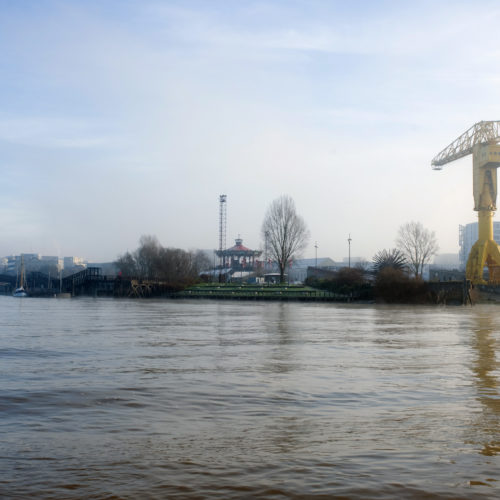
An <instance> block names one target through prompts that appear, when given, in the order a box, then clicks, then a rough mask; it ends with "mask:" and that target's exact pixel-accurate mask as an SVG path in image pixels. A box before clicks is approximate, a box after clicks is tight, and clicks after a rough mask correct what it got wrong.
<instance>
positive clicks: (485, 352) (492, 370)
mask: <svg viewBox="0 0 500 500" xmlns="http://www.w3.org/2000/svg"><path fill="white" fill-rule="evenodd" d="M497 317H498V314H497V313H496V311H495V309H492V308H489V309H484V308H483V309H480V310H478V311H477V312H476V314H475V315H474V320H475V322H476V326H475V328H474V336H473V337H472V343H473V347H474V349H475V351H476V353H477V357H476V359H475V362H474V363H473V367H472V371H473V373H474V374H475V376H476V378H475V382H476V385H477V388H478V399H479V401H480V402H481V404H482V411H481V412H480V414H479V416H478V418H477V423H476V425H477V427H478V429H479V431H480V442H481V444H482V450H481V453H482V454H484V455H487V456H492V455H496V454H498V453H499V452H500V395H499V393H498V375H499V373H498V361H497V354H496V351H497V349H498V347H499V343H498V332H499V330H498V322H497V321H496V318H497Z"/></svg>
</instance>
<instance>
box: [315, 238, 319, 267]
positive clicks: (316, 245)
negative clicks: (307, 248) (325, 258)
mask: <svg viewBox="0 0 500 500" xmlns="http://www.w3.org/2000/svg"><path fill="white" fill-rule="evenodd" d="M314 248H315V249H316V263H315V264H314V267H316V268H317V267H318V242H317V241H315V242H314Z"/></svg>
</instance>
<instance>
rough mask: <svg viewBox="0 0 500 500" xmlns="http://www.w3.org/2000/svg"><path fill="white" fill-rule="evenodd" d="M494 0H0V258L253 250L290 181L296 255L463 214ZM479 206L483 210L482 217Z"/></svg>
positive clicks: (494, 33)
mask: <svg viewBox="0 0 500 500" xmlns="http://www.w3.org/2000/svg"><path fill="white" fill-rule="evenodd" d="M499 25H500V3H498V2H496V1H488V0H476V1H474V2H471V1H447V0H442V1H439V2H436V1H419V0H414V1H402V0H394V1H355V0H354V1H350V2H346V1H345V0H342V1H336V0H330V1H328V0H324V1H320V0H288V1H281V0H269V1H253V0H241V1H238V0H235V1H232V2H227V1H218V0H212V1H203V0H199V1H190V0H185V1H168V0H165V1H154V0H135V1H134V0H120V1H118V0H107V1H105V2H103V1H101V0H81V1H79V0H74V1H72V0H60V1H50V0H31V1H30V0H17V1H12V0H0V72H1V73H0V74H1V78H0V183H1V184H0V185H2V190H1V193H2V194H1V196H0V231H1V233H0V234H1V238H0V256H2V255H11V254H19V253H21V252H24V253H29V252H34V253H41V254H42V255H58V256H60V257H63V256H68V255H77V256H82V257H84V258H86V259H88V260H89V261H93V262H102V261H110V260H114V259H116V258H117V257H118V256H119V255H121V254H123V253H124V252H126V251H132V250H134V249H135V248H137V246H138V242H139V238H140V237H141V235H155V236H157V238H158V239H159V241H160V243H161V244H162V245H164V246H167V247H177V248H184V249H196V248H202V249H213V248H216V247H217V246H218V239H219V238H218V228H219V220H218V217H219V195H220V194H226V195H227V246H231V245H232V244H233V243H234V239H235V238H237V237H238V235H241V237H242V238H243V243H244V245H246V246H248V247H250V248H261V247H262V238H261V231H260V228H261V225H262V220H263V218H264V215H265V212H266V210H267V208H268V206H269V205H270V203H271V202H272V201H273V200H274V199H276V198H278V197H279V196H281V195H284V194H286V195H289V196H291V197H292V198H293V199H294V201H295V204H296V208H297V212H298V213H299V215H301V216H302V217H303V218H304V220H305V222H306V224H307V226H308V228H309V231H310V240H309V244H308V247H307V249H306V250H305V252H304V254H303V257H314V255H315V248H314V245H315V242H317V246H318V257H319V256H321V257H331V258H332V259H334V260H342V259H343V258H344V257H346V256H347V253H348V242H347V239H348V237H349V235H350V236H351V239H352V241H351V255H352V256H353V257H354V256H359V257H363V258H364V259H366V260H371V258H372V257H373V255H374V254H375V253H376V252H378V251H379V250H382V249H389V248H392V247H394V246H395V240H396V237H397V232H398V228H399V227H400V226H401V225H402V224H404V223H406V222H409V221H419V222H421V223H422V224H423V225H424V226H425V227H426V228H428V229H429V230H432V231H435V234H436V237H437V240H438V242H439V246H440V252H442V253H456V252H458V226H459V224H466V223H469V222H474V221H475V220H476V213H475V212H474V211H473V198H472V159H471V157H470V156H469V157H466V158H463V159H461V160H459V161H456V162H454V163H451V164H449V165H446V166H445V167H444V169H443V170H442V171H434V170H432V169H431V160H432V158H433V157H434V156H435V155H436V154H437V153H438V152H439V151H441V150H442V149H444V148H445V147H446V146H447V145H448V144H449V143H450V142H452V141H453V140H454V139H455V138H457V137H458V136H459V135H461V134H462V133H463V132H465V130H467V129H468V128H469V127H471V126H472V125H473V124H474V123H476V122H478V121H481V120H495V119H497V118H500V111H499V106H500V64H499V62H500V30H499V29H498V26H499ZM495 220H500V219H499V218H498V217H497V216H495Z"/></svg>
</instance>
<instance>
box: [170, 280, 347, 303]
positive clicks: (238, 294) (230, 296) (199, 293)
mask: <svg viewBox="0 0 500 500" xmlns="http://www.w3.org/2000/svg"><path fill="white" fill-rule="evenodd" d="M172 297H175V298H193V299H227V300H291V301H294V300H296V301H330V302H349V301H351V300H352V296H350V295H345V294H338V293H332V292H328V291H324V290H317V289H315V288H312V287H310V286H304V285H286V284H283V285H247V284H239V283H238V284H233V283H203V284H198V285H193V286H190V287H188V288H187V289H186V290H183V291H181V292H177V293H175V294H173V295H172Z"/></svg>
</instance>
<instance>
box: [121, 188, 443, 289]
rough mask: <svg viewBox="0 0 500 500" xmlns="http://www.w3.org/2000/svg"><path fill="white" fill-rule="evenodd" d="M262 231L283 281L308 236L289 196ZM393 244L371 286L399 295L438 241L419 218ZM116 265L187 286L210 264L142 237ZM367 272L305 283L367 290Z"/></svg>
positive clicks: (418, 275) (377, 259) (272, 209)
mask: <svg viewBox="0 0 500 500" xmlns="http://www.w3.org/2000/svg"><path fill="white" fill-rule="evenodd" d="M261 233H262V237H263V239H264V246H265V248H266V250H267V252H268V254H267V257H269V258H271V260H273V261H274V262H275V263H276V264H277V266H278V268H279V272H280V281H281V282H284V279H285V270H286V268H287V267H288V266H289V265H290V261H292V260H295V259H296V258H297V257H298V256H299V255H300V252H301V251H302V250H303V249H304V248H305V247H306V245H307V242H308V239H309V230H308V229H307V226H306V223H305V222H304V220H303V218H302V217H301V216H300V215H298V213H297V211H296V208H295V203H294V201H293V199H292V198H291V197H289V196H286V195H284V196H281V197H279V198H277V199H276V200H274V201H273V202H272V203H271V204H270V206H269V208H268V210H267V212H266V214H265V217H264V220H263V223H262V227H261ZM396 244H397V248H393V249H390V250H382V251H380V252H378V253H377V254H376V255H375V256H374V257H373V262H372V266H371V267H372V269H371V273H372V275H375V276H376V281H375V287H379V289H380V290H388V291H390V290H396V288H398V287H399V289H400V292H401V293H402V287H403V288H405V287H406V289H409V287H410V285H409V283H410V282H411V281H412V280H413V281H421V280H422V273H423V269H424V266H425V265H426V264H427V263H428V262H429V261H430V259H431V258H432V257H433V256H434V255H435V254H436V253H437V251H438V245H437V240H436V236H435V234H434V233H433V232H431V231H429V230H428V229H425V228H424V227H423V226H422V224H421V223H420V222H409V223H407V224H404V225H402V226H401V227H400V228H399V232H398V237H397V240H396ZM116 265H117V267H118V269H119V270H120V273H121V275H122V276H123V277H130V278H138V279H143V280H157V281H164V282H166V283H171V284H175V285H177V286H187V285H189V284H191V283H194V282H196V281H198V280H199V276H200V273H201V272H202V271H206V270H208V269H210V268H211V261H210V259H209V258H208V256H207V255H206V254H205V253H204V252H202V251H200V250H198V251H186V250H182V249H180V248H169V247H163V246H162V245H161V244H160V243H159V241H158V239H157V238H156V237H155V236H142V237H141V239H140V241H139V247H138V248H137V249H136V250H135V251H133V252H126V253H125V254H123V255H121V256H120V257H119V258H118V259H117V261H116ZM366 275H367V273H366V269H362V268H361V267H358V268H356V267H354V268H345V269H341V270H340V271H338V272H337V273H336V274H335V275H334V277H333V278H331V279H330V280H322V281H323V283H322V282H321V280H310V283H311V284H316V285H317V286H321V287H323V288H325V287H326V288H328V289H331V290H332V291H334V289H335V290H337V291H339V290H342V291H344V292H346V291H347V292H348V291H351V292H352V291H353V290H354V289H359V290H361V289H363V290H367V289H368V288H369V286H367V283H368V282H372V281H373V280H367V279H366ZM391 284H392V285H391ZM393 285H394V286H393ZM411 286H413V284H412V285H411ZM391 287H392V288H391ZM410 288H411V287H410ZM400 292H398V293H400ZM342 293H343V292H342ZM384 293H386V292H384ZM402 295H405V293H402Z"/></svg>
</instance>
